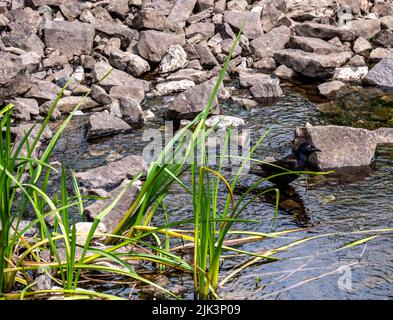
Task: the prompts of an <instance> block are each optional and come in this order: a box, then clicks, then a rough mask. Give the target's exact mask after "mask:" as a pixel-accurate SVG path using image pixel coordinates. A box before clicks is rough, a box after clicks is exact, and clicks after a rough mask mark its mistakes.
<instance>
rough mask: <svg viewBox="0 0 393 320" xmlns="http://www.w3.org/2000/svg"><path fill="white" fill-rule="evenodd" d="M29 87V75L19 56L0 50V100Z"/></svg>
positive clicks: (15, 94) (18, 93)
mask: <svg viewBox="0 0 393 320" xmlns="http://www.w3.org/2000/svg"><path fill="white" fill-rule="evenodd" d="M30 88H31V83H30V76H29V74H28V73H27V72H26V66H23V64H22V61H21V59H20V57H18V56H16V55H14V54H11V53H7V52H1V51H0V102H1V99H4V98H8V97H15V96H17V95H20V94H22V93H25V92H26V91H28V90H29V89H30Z"/></svg>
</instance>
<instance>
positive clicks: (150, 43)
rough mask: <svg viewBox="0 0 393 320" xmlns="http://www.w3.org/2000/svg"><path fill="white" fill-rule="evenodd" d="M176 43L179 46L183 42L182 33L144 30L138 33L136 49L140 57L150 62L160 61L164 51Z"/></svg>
mask: <svg viewBox="0 0 393 320" xmlns="http://www.w3.org/2000/svg"><path fill="white" fill-rule="evenodd" d="M176 44H179V45H181V46H183V45H184V44H185V37H184V34H179V35H178V34H174V33H165V32H160V31H155V30H146V31H142V32H141V33H140V35H139V42H138V51H139V54H140V55H141V57H142V58H144V59H146V60H148V61H151V62H160V61H161V59H162V58H163V56H164V55H165V53H166V51H167V50H168V49H169V48H170V47H171V46H173V45H176Z"/></svg>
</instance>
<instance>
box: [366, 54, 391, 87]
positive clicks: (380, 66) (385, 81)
mask: <svg viewBox="0 0 393 320" xmlns="http://www.w3.org/2000/svg"><path fill="white" fill-rule="evenodd" d="M363 82H364V83H365V84H368V85H372V86H377V87H380V88H383V89H393V59H382V60H381V61H379V62H378V63H377V64H376V65H375V66H374V67H373V68H372V69H371V70H370V71H369V72H368V74H367V75H366V76H365V77H364V79H363Z"/></svg>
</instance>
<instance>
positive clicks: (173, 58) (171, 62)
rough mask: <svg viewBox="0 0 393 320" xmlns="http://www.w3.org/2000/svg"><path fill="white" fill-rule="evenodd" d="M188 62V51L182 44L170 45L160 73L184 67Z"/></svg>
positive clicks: (160, 67)
mask: <svg viewBox="0 0 393 320" xmlns="http://www.w3.org/2000/svg"><path fill="white" fill-rule="evenodd" d="M186 64H187V53H186V52H185V51H184V49H183V48H182V46H180V45H174V46H171V47H169V49H168V50H167V52H166V53H165V56H164V57H163V58H162V60H161V62H160V66H159V71H160V73H168V72H172V71H176V70H178V69H182V68H184V67H185V66H186Z"/></svg>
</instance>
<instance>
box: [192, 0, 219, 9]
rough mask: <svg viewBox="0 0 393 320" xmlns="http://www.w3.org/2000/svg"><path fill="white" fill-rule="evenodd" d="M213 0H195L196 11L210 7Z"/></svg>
mask: <svg viewBox="0 0 393 320" xmlns="http://www.w3.org/2000/svg"><path fill="white" fill-rule="evenodd" d="M214 2H215V1H214V0H198V1H197V6H196V7H197V9H198V11H203V10H206V9H210V8H212V7H213V5H214Z"/></svg>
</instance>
